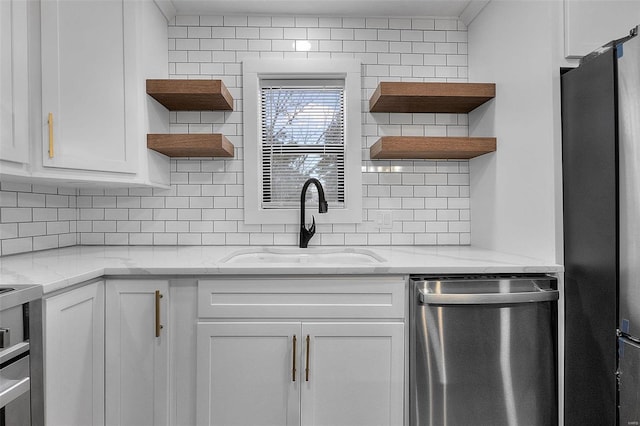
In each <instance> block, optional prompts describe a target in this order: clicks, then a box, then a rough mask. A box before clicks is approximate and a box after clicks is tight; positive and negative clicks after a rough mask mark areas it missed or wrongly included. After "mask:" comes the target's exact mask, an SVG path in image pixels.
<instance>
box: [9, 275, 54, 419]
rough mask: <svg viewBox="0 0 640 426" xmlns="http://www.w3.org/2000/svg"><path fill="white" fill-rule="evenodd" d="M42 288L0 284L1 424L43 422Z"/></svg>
mask: <svg viewBox="0 0 640 426" xmlns="http://www.w3.org/2000/svg"><path fill="white" fill-rule="evenodd" d="M42 389H43V388H42V288H41V287H40V286H35V285H15V286H14V285H12V286H11V287H0V426H9V425H11V426H33V425H38V426H39V425H43V424H44V419H43V416H44V414H43V413H44V410H43V408H44V405H43V391H42Z"/></svg>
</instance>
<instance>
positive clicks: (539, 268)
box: [0, 246, 563, 294]
mask: <svg viewBox="0 0 640 426" xmlns="http://www.w3.org/2000/svg"><path fill="white" fill-rule="evenodd" d="M260 249H265V250H275V251H276V252H278V250H280V251H284V252H285V253H288V251H294V252H295V251H297V250H304V249H296V248H294V247H286V248H285V247H264V248H261V247H249V246H242V247H241V246H74V247H66V248H60V249H52V250H45V251H38V252H33V253H25V254H17V255H11V256H5V257H0V285H11V284H40V285H42V286H43V291H44V294H47V293H51V292H54V291H57V290H61V289H64V288H66V287H69V286H72V285H74V284H78V283H81V282H83V281H87V280H91V279H94V278H100V277H102V276H114V275H120V276H122V275H132V276H145V275H146V276H154V275H155V276H157V275H168V276H193V275H197V276H203V275H294V274H295V275H345V274H359V275H372V274H375V275H390V274H400V275H404V274H454V273H456V274H457V273H465V274H495V273H556V272H562V271H563V268H562V266H560V265H557V264H555V263H553V262H545V261H541V260H537V259H533V258H528V257H522V256H514V255H510V254H506V253H499V252H495V251H490V250H484V249H479V248H475V247H469V246H460V247H457V246H456V247H454V246H445V247H443V246H440V247H430V246H366V247H351V248H348V249H347V250H352V251H356V252H360V253H373V254H375V255H377V256H379V257H381V258H383V259H384V261H382V262H377V261H376V262H374V261H366V262H365V261H362V260H360V261H358V260H357V257H356V259H355V260H356V261H355V262H353V263H352V262H350V261H349V260H347V259H348V258H349V255H345V256H340V255H339V252H338V254H335V253H334V252H335V251H339V250H343V249H345V247H326V246H322V247H311V248H309V249H306V250H307V251H305V255H306V254H307V253H308V255H306V256H303V257H305V259H306V260H303V261H301V262H291V261H289V260H288V259H290V258H287V257H286V256H285V258H284V260H280V261H275V262H273V261H267V262H258V261H251V260H250V261H246V260H242V261H239V262H237V263H231V262H230V263H227V262H224V260H225V258H228V257H229V256H230V255H231V254H232V253H234V252H236V251H239V250H240V251H241V253H247V252H249V253H251V252H255V251H256V250H260ZM323 253H325V254H326V253H329V254H331V253H334V254H333V255H331V256H329V257H328V258H327V259H326V260H325V259H324V258H323V257H322V255H323ZM318 255H319V256H318ZM248 257H250V256H248ZM276 257H277V256H276ZM314 257H315V258H314ZM365 257H366V256H365ZM238 259H240V258H238ZM318 259H323V260H322V261H320V262H318ZM221 260H222V261H221ZM365 260H366V259H365Z"/></svg>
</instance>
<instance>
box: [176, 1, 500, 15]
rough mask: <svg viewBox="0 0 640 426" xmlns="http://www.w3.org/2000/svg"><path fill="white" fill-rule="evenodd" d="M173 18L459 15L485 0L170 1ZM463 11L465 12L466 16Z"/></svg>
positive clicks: (476, 6)
mask: <svg viewBox="0 0 640 426" xmlns="http://www.w3.org/2000/svg"><path fill="white" fill-rule="evenodd" d="M171 2H172V3H173V6H174V7H175V10H176V14H177V15H225V14H228V15H313V16H341V17H373V16H376V17H411V16H452V17H460V16H463V13H464V12H465V9H467V7H469V9H474V10H475V9H478V10H477V11H476V12H475V13H473V15H474V16H475V14H477V13H478V12H479V10H480V9H482V7H483V6H484V5H485V4H486V3H487V2H488V1H487V0H171ZM469 12H470V10H467V12H466V13H469Z"/></svg>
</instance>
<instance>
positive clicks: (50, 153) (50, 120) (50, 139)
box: [49, 112, 53, 158]
mask: <svg viewBox="0 0 640 426" xmlns="http://www.w3.org/2000/svg"><path fill="white" fill-rule="evenodd" d="M49 158H53V113H52V112H50V113H49Z"/></svg>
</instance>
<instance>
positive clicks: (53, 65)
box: [40, 0, 136, 172]
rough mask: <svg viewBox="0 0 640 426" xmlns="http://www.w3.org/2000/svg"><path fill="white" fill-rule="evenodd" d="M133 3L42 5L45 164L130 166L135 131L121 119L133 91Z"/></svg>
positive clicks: (100, 0) (61, 0)
mask: <svg viewBox="0 0 640 426" xmlns="http://www.w3.org/2000/svg"><path fill="white" fill-rule="evenodd" d="M134 3H135V2H131V1H128V0H94V1H81V0H47V1H43V2H42V3H41V32H42V34H41V40H42V115H43V117H42V120H41V122H40V125H41V126H42V129H43V132H42V134H43V164H44V165H45V166H50V167H58V168H67V169H79V170H96V171H110V172H134V171H135V163H136V162H135V161H134V160H135V159H136V158H135V156H136V150H135V136H136V135H135V132H133V128H132V127H131V126H129V125H128V124H133V123H127V117H128V116H129V115H130V114H132V113H133V112H134V111H132V110H133V109H135V96H136V92H135V88H136V86H135V84H134V82H132V81H131V80H132V79H131V78H128V77H129V76H131V77H133V76H135V73H131V72H129V69H128V68H129V67H131V66H134V64H132V62H134V61H132V60H131V59H132V58H131V52H130V49H131V46H130V44H128V43H127V41H129V42H131V41H132V40H133V41H134V40H135V22H131V21H133V20H134V19H135V14H134V13H132V11H131V10H130V8H134V7H135V4H134ZM134 59H135V58H134ZM49 117H51V118H52V121H51V122H49ZM50 130H51V134H50ZM50 142H51V144H50ZM50 146H52V147H53V151H52V152H51V151H50Z"/></svg>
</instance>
